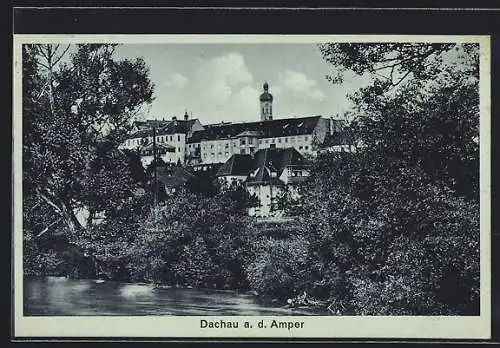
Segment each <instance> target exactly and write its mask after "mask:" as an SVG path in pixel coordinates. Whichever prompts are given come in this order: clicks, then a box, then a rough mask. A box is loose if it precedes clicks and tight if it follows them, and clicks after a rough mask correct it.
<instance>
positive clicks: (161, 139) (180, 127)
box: [120, 112, 203, 167]
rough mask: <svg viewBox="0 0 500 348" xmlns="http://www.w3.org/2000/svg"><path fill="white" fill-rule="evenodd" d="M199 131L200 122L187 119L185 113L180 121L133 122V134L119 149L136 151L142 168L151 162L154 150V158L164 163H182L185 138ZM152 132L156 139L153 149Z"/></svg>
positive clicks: (175, 119) (184, 154) (174, 119)
mask: <svg viewBox="0 0 500 348" xmlns="http://www.w3.org/2000/svg"><path fill="white" fill-rule="evenodd" d="M153 128H154V130H153ZM201 130H203V126H202V124H201V123H200V121H199V120H198V119H189V116H188V114H187V112H186V114H185V115H184V119H182V120H178V119H177V118H176V117H172V119H171V120H164V119H163V120H161V121H157V120H148V121H137V122H134V131H133V133H132V134H131V135H130V137H129V138H128V139H127V140H125V142H124V143H123V144H121V145H120V148H121V149H128V150H134V151H138V152H139V153H140V155H141V162H142V164H143V166H144V167H147V166H148V165H149V164H150V163H151V162H152V161H153V157H154V151H155V150H156V156H157V157H158V158H161V159H162V160H163V161H164V162H166V163H184V162H185V159H186V140H187V138H189V137H190V136H192V134H193V133H194V132H197V131H201ZM153 132H154V133H155V137H156V139H155V140H156V144H155V145H156V148H155V149H154V148H153Z"/></svg>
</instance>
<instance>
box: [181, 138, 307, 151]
mask: <svg viewBox="0 0 500 348" xmlns="http://www.w3.org/2000/svg"><path fill="white" fill-rule="evenodd" d="M300 139H301V137H300V136H297V137H295V136H291V137H284V138H269V139H259V144H263V143H265V144H270V143H282V142H285V143H288V142H290V143H294V142H295V140H297V141H300ZM308 140H309V136H307V135H304V141H308ZM246 143H247V140H246V138H241V139H240V145H246ZM254 143H255V142H254V138H248V144H254ZM229 146H230V143H229V142H227V143H225V144H224V147H225V148H226V149H228V148H229ZM234 146H235V147H236V146H237V145H236V144H234ZM197 147H198V148H199V147H200V144H199V143H198V144H188V148H189V149H191V148H197ZM207 147H208V145H207V146H203V150H205V149H206V148H207ZM214 147H215V145H214V144H210V149H213V148H214ZM221 147H222V143H219V148H221Z"/></svg>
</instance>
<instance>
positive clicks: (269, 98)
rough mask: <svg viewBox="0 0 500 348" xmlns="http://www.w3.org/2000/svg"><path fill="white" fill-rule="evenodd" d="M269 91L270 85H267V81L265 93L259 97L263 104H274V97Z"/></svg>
mask: <svg viewBox="0 0 500 348" xmlns="http://www.w3.org/2000/svg"><path fill="white" fill-rule="evenodd" d="M268 90H269V85H268V84H267V81H266V82H264V93H262V94H261V95H260V97H259V99H260V101H261V102H266V101H268V102H272V101H273V95H272V94H271V93H269V92H268Z"/></svg>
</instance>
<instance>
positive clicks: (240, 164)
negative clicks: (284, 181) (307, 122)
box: [217, 147, 307, 184]
mask: <svg viewBox="0 0 500 348" xmlns="http://www.w3.org/2000/svg"><path fill="white" fill-rule="evenodd" d="M290 166H293V167H306V166H307V161H306V160H305V158H304V157H303V156H302V155H301V154H300V153H299V152H298V151H297V150H295V149H294V148H293V147H289V148H285V149H270V148H269V149H261V150H259V151H257V152H256V153H255V154H254V156H253V157H251V156H250V155H243V154H235V155H233V156H231V157H230V158H229V159H228V160H227V161H226V162H225V163H224V164H223V165H222V167H220V169H219V170H218V172H217V176H218V177H220V176H233V175H234V176H246V177H247V178H246V182H247V183H250V184H251V183H262V182H276V183H277V182H279V177H280V176H281V174H282V173H283V170H285V168H287V167H290Z"/></svg>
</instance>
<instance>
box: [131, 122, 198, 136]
mask: <svg viewBox="0 0 500 348" xmlns="http://www.w3.org/2000/svg"><path fill="white" fill-rule="evenodd" d="M196 121H197V119H191V120H169V121H163V120H162V121H155V120H146V121H136V122H134V124H135V125H136V127H137V128H138V129H139V130H137V131H136V132H134V133H132V134H131V135H130V136H129V138H145V137H152V136H153V127H154V126H155V125H156V135H157V136H160V135H166V134H187V133H189V132H190V131H191V128H192V127H193V124H194V123H195V122H196Z"/></svg>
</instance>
